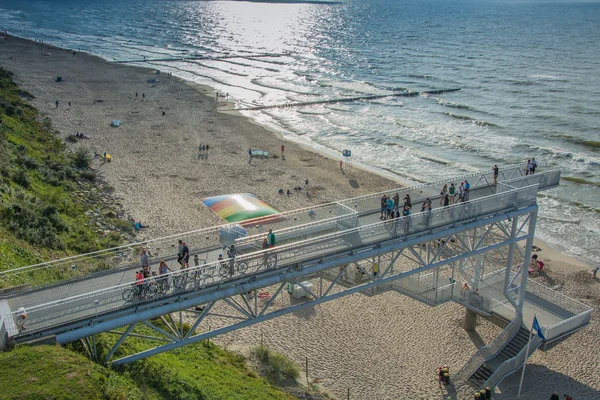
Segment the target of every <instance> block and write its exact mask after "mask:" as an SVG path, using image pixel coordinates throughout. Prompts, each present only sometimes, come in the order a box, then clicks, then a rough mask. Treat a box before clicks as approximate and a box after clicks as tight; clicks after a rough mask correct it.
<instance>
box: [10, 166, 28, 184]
mask: <svg viewBox="0 0 600 400" xmlns="http://www.w3.org/2000/svg"><path fill="white" fill-rule="evenodd" d="M12 180H13V181H15V183H17V184H19V185H21V186H23V187H24V188H28V187H29V178H28V177H27V173H26V172H25V170H22V169H20V170H18V171H16V172H15V173H14V174H13V176H12Z"/></svg>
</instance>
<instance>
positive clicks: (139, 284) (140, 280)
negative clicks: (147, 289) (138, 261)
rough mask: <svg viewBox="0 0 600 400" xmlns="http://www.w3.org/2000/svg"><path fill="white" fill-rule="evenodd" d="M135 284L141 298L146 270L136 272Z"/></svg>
mask: <svg viewBox="0 0 600 400" xmlns="http://www.w3.org/2000/svg"><path fill="white" fill-rule="evenodd" d="M135 285H136V292H137V296H138V298H141V297H142V293H143V291H144V290H143V289H144V271H142V270H140V271H137V272H136V273H135Z"/></svg>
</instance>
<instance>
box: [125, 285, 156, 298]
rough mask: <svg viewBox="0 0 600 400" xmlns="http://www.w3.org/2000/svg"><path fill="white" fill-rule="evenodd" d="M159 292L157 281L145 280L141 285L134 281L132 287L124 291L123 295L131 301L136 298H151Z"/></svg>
mask: <svg viewBox="0 0 600 400" xmlns="http://www.w3.org/2000/svg"><path fill="white" fill-rule="evenodd" d="M158 293H159V287H158V285H157V284H156V282H144V283H142V284H141V285H139V284H137V282H136V283H133V284H132V285H131V287H130V288H127V289H125V290H124V291H123V294H122V297H123V300H125V302H127V303H129V302H130V301H133V300H134V299H136V298H137V299H151V298H153V297H154V296H156V295H157V294H158Z"/></svg>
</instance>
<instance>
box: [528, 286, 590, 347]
mask: <svg viewBox="0 0 600 400" xmlns="http://www.w3.org/2000/svg"><path fill="white" fill-rule="evenodd" d="M527 292H529V293H532V294H534V295H536V296H538V297H540V298H541V299H543V300H546V301H548V302H549V303H552V305H554V306H557V307H560V308H561V309H562V310H564V311H566V312H568V313H569V314H572V315H571V316H569V317H567V318H565V313H564V312H558V311H557V310H556V309H554V310H553V309H548V308H544V307H542V306H541V305H540V304H536V305H537V306H538V307H540V308H544V310H545V311H547V312H548V313H551V314H553V315H556V316H557V317H559V318H561V319H562V321H561V322H557V323H556V324H554V325H550V326H544V328H543V330H544V336H546V340H547V341H548V340H551V339H554V338H556V337H559V336H561V335H563V334H565V333H567V332H570V331H572V330H573V329H576V328H579V327H581V326H583V325H585V324H587V323H588V322H589V321H590V319H591V314H592V311H593V308H592V307H590V306H588V305H587V304H584V303H582V302H579V301H577V300H575V299H572V298H570V297H568V296H565V295H564V294H562V293H559V292H557V291H555V290H552V289H550V288H549V287H546V286H544V285H542V284H539V283H537V282H535V281H528V282H527Z"/></svg>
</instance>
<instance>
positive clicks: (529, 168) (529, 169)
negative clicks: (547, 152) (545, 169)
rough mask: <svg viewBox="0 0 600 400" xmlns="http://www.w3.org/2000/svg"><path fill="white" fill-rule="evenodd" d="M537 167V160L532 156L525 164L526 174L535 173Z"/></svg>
mask: <svg viewBox="0 0 600 400" xmlns="http://www.w3.org/2000/svg"><path fill="white" fill-rule="evenodd" d="M536 168H537V161H535V158H532V159H531V160H527V164H526V165H525V175H533V174H535V169H536Z"/></svg>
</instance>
